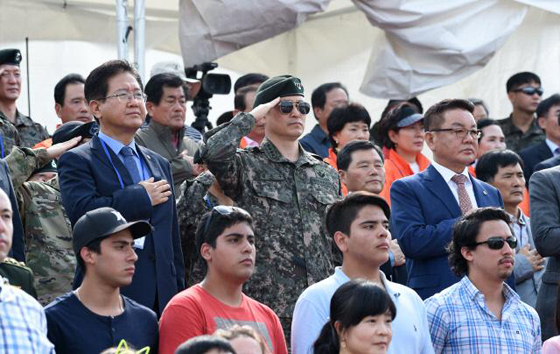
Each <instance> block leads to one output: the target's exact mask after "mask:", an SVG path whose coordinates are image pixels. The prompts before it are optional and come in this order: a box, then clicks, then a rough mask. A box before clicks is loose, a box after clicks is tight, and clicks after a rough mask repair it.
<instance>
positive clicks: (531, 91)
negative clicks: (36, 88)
mask: <svg viewBox="0 0 560 354" xmlns="http://www.w3.org/2000/svg"><path fill="white" fill-rule="evenodd" d="M513 92H523V93H524V94H526V95H529V96H533V95H534V94H535V93H536V94H538V95H539V96H542V95H543V92H544V91H543V89H542V88H540V87H532V86H527V87H523V88H518V89H516V90H513Z"/></svg>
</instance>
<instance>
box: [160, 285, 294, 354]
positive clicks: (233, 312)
mask: <svg viewBox="0 0 560 354" xmlns="http://www.w3.org/2000/svg"><path fill="white" fill-rule="evenodd" d="M242 296H243V298H242V300H241V305H240V306H238V307H231V306H229V305H226V304H224V303H223V302H221V301H220V300H218V299H216V298H215V297H213V296H212V295H210V294H209V293H208V292H207V291H206V290H204V289H203V288H202V287H201V286H200V285H198V284H197V285H193V286H191V287H190V288H188V289H187V290H184V291H182V292H180V293H179V294H177V295H175V296H174V297H173V298H172V299H171V301H170V302H169V303H168V304H167V306H166V307H165V310H164V311H163V314H162V315H161V319H160V322H159V353H160V354H173V353H174V352H175V350H176V349H177V347H178V346H179V345H181V344H182V343H184V342H185V341H186V340H188V339H190V338H193V337H196V336H200V335H204V334H212V333H214V332H215V331H216V330H217V329H226V328H228V327H230V326H232V325H234V324H238V325H249V326H251V327H253V328H254V329H255V330H257V332H259V333H260V335H261V336H262V337H263V339H264V340H265V342H266V343H267V344H268V346H269V348H272V352H273V353H274V354H287V353H288V349H287V347H286V342H285V340H284V332H283V331H282V326H281V324H280V320H279V319H278V316H276V314H275V313H274V312H273V311H272V310H271V309H270V308H269V307H268V306H266V305H263V304H261V303H260V302H258V301H255V300H253V299H251V298H250V297H248V296H245V295H244V294H243V295H242Z"/></svg>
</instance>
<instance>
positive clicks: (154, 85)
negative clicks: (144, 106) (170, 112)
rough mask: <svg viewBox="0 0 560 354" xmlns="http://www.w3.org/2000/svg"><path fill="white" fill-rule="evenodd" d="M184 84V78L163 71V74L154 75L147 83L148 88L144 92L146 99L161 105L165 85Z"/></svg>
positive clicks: (176, 86) (171, 86) (180, 85)
mask: <svg viewBox="0 0 560 354" xmlns="http://www.w3.org/2000/svg"><path fill="white" fill-rule="evenodd" d="M183 86H184V82H183V79H181V78H180V77H179V76H177V75H175V74H172V73H163V74H157V75H154V76H152V77H151V78H150V80H149V81H148V82H147V83H146V89H145V90H144V93H145V94H146V96H147V98H146V101H148V102H152V103H153V104H155V105H156V106H157V105H159V103H160V101H161V97H162V96H163V88H164V87H170V88H178V87H181V88H182V87H183ZM186 100H187V98H186V95H185V101H186Z"/></svg>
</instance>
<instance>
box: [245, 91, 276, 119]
mask: <svg viewBox="0 0 560 354" xmlns="http://www.w3.org/2000/svg"><path fill="white" fill-rule="evenodd" d="M278 102H280V97H276V98H275V99H273V100H272V101H270V102H268V103H263V104H260V105H258V106H257V107H255V108H253V110H252V111H251V114H252V115H253V117H255V119H256V120H257V121H259V120H261V119H262V118H263V117H264V116H266V114H267V113H268V112H270V110H271V109H272V108H273V107H274V106H276V105H277V104H278Z"/></svg>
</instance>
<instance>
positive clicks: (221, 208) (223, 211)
mask: <svg viewBox="0 0 560 354" xmlns="http://www.w3.org/2000/svg"><path fill="white" fill-rule="evenodd" d="M214 212H216V213H218V214H220V215H229V214H231V213H233V212H237V213H241V214H243V215H245V216H249V217H250V216H251V214H249V213H248V212H247V211H246V210H244V209H241V208H238V207H232V206H227V205H218V206H215V207H213V208H212V211H211V212H210V217H209V218H208V219H207V220H206V224H205V225H204V234H206V233H207V232H208V229H209V228H210V223H211V222H212V218H213V217H214Z"/></svg>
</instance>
